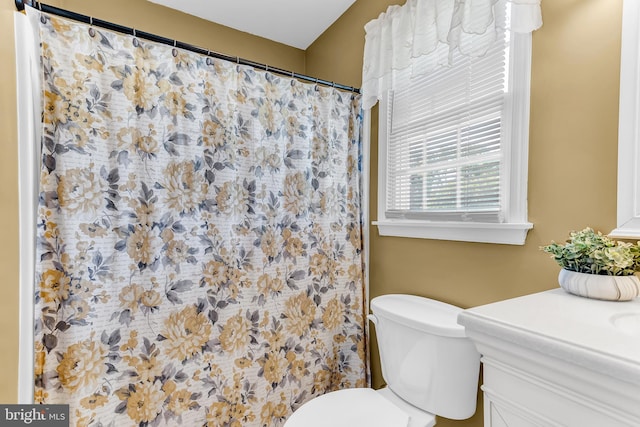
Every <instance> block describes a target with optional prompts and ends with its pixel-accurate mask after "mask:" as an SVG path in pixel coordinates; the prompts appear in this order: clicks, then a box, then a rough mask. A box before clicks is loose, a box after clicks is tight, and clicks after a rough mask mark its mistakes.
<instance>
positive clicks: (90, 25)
mask: <svg viewBox="0 0 640 427" xmlns="http://www.w3.org/2000/svg"><path fill="white" fill-rule="evenodd" d="M95 35H96V30H94V29H93V16H90V17H89V36H91V37H92V38H93V37H95Z"/></svg>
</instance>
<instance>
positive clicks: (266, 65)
mask: <svg viewBox="0 0 640 427" xmlns="http://www.w3.org/2000/svg"><path fill="white" fill-rule="evenodd" d="M264 70H265V71H266V72H267V73H268V72H269V64H264Z"/></svg>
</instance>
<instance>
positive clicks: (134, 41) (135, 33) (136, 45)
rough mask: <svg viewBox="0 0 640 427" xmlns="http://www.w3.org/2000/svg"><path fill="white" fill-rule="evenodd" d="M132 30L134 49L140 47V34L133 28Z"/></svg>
mask: <svg viewBox="0 0 640 427" xmlns="http://www.w3.org/2000/svg"><path fill="white" fill-rule="evenodd" d="M131 30H133V42H132V43H133V46H134V47H138V46H140V42H139V41H138V38H137V37H138V33H137V32H136V29H135V28H132V29H131Z"/></svg>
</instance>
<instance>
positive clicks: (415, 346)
mask: <svg viewBox="0 0 640 427" xmlns="http://www.w3.org/2000/svg"><path fill="white" fill-rule="evenodd" d="M371 311H372V312H373V315H370V318H371V320H372V321H373V322H374V324H375V326H376V335H377V338H378V347H379V352H380V362H381V365H382V376H383V378H384V380H385V381H386V383H387V387H388V388H389V389H390V390H391V391H393V392H394V393H395V394H396V395H398V396H399V397H400V398H402V399H403V400H405V401H407V402H409V403H410V404H412V405H414V406H416V407H418V408H420V409H422V410H423V411H427V412H430V413H432V414H436V415H440V416H443V417H446V418H451V419H456V420H461V419H466V418H469V417H471V416H472V415H473V414H474V413H475V411H476V397H477V392H478V374H479V370H480V354H479V353H478V351H477V350H476V348H475V346H474V345H473V343H472V342H471V340H470V339H469V338H467V336H466V335H465V330H464V327H463V326H461V325H458V323H457V317H458V314H459V313H460V312H461V311H462V309H461V308H459V307H456V306H453V305H450V304H446V303H443V302H440V301H435V300H431V299H427V298H422V297H418V296H413V295H382V296H379V297H376V298H374V299H373V300H371Z"/></svg>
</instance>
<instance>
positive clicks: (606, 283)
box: [540, 227, 640, 301]
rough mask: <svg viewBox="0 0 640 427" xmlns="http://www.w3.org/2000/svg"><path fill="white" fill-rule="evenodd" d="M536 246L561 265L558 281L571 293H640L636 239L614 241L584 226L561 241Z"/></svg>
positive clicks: (610, 296)
mask: <svg viewBox="0 0 640 427" xmlns="http://www.w3.org/2000/svg"><path fill="white" fill-rule="evenodd" d="M540 249H542V250H543V251H544V252H547V253H549V254H551V257H552V258H553V259H554V260H555V261H556V262H557V263H558V264H559V265H560V267H562V270H561V271H560V275H559V276H558V282H559V283H560V286H561V287H562V289H564V290H565V291H567V292H569V293H571V294H574V295H580V296H584V297H588V298H596V299H603V300H611V301H628V300H631V299H633V298H636V297H637V296H638V295H640V280H638V277H636V276H635V273H636V272H637V271H640V242H639V243H638V244H633V243H628V242H621V241H616V240H613V239H610V238H609V237H607V236H604V235H603V234H602V233H600V232H595V231H594V230H593V229H591V228H589V227H587V228H585V229H584V230H582V231H574V232H571V233H570V238H569V240H567V242H566V243H564V244H558V243H555V242H552V243H551V244H550V245H547V246H543V247H541V248H540Z"/></svg>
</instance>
